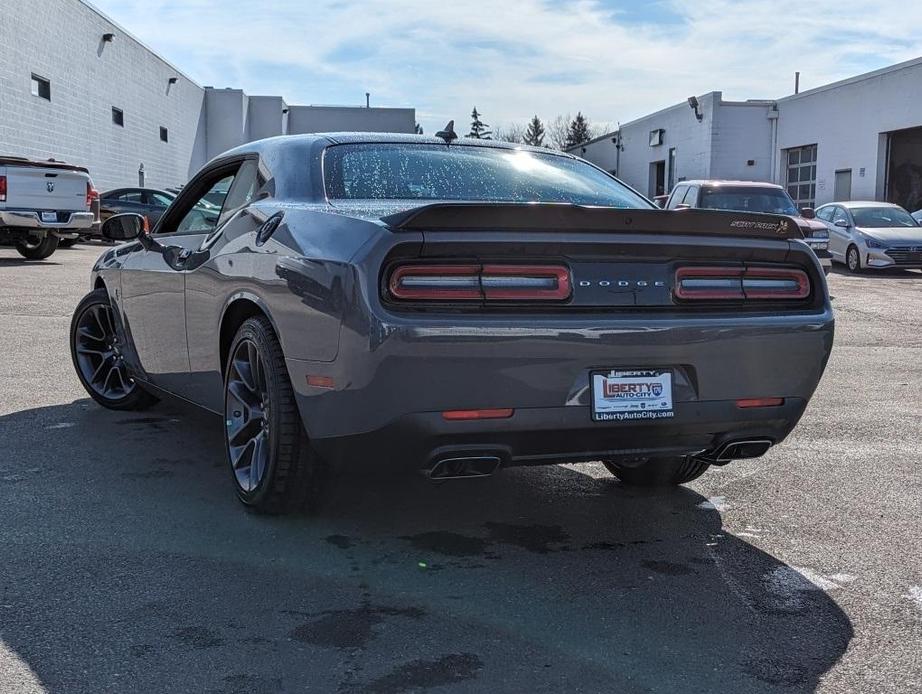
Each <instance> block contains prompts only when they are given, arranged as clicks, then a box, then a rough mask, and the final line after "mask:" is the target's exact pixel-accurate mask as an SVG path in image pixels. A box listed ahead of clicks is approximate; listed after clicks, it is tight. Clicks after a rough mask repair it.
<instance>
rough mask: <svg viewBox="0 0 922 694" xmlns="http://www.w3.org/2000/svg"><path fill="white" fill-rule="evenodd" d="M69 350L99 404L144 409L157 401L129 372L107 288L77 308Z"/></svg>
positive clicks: (87, 386)
mask: <svg viewBox="0 0 922 694" xmlns="http://www.w3.org/2000/svg"><path fill="white" fill-rule="evenodd" d="M70 347H71V357H72V359H73V362H74V368H75V369H76V371H77V376H78V377H79V379H80V383H81V384H82V385H83V387H84V388H85V389H86V392H87V393H89V394H90V396H91V397H92V398H93V399H94V400H95V401H96V402H98V403H99V404H101V405H103V406H104V407H108V408H110V409H113V410H141V409H145V408H147V407H150V406H151V405H153V404H154V403H155V402H157V399H156V398H155V397H154V396H152V395H151V394H150V393H148V392H147V391H145V390H143V389H142V388H141V387H140V386H139V385H138V383H137V382H136V381H135V380H134V378H132V376H131V374H130V373H129V371H128V368H127V365H126V364H125V358H124V354H123V347H124V345H122V344H121V343H120V342H119V337H118V332H117V331H116V329H115V316H114V315H113V311H112V305H111V304H110V303H109V295H108V293H107V292H106V290H105V289H97V290H96V291H93V292H91V293H90V294H88V295H87V296H86V297H85V298H84V299H83V301H81V302H80V304H79V305H78V306H77V309H76V310H75V311H74V317H73V319H72V320H71V327H70Z"/></svg>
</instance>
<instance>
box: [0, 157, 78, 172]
mask: <svg viewBox="0 0 922 694" xmlns="http://www.w3.org/2000/svg"><path fill="white" fill-rule="evenodd" d="M0 166H31V167H35V168H42V169H62V170H66V171H82V172H83V173H85V174H88V173H90V172H89V169H87V168H86V167H83V166H76V165H75V164H68V163H67V162H64V161H55V160H54V159H49V160H48V161H41V160H39V159H26V158H25V157H9V156H2V155H0Z"/></svg>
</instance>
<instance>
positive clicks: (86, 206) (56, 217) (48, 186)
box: [0, 156, 99, 260]
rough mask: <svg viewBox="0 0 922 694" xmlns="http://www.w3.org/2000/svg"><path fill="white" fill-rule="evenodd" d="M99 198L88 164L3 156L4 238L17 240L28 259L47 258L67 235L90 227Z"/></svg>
mask: <svg viewBox="0 0 922 694" xmlns="http://www.w3.org/2000/svg"><path fill="white" fill-rule="evenodd" d="M98 198H99V195H98V193H97V192H96V189H95V188H94V187H93V181H92V180H91V179H90V174H89V172H88V171H87V170H86V169H84V168H83V167H80V166H73V165H71V164H65V163H64V162H60V161H54V160H49V161H36V160H32V159H25V158H23V157H5V156H0V241H12V242H13V243H15V244H16V250H18V251H19V253H20V255H22V256H23V257H24V258H26V259H28V260H44V259H45V258H47V257H48V256H50V255H51V254H52V253H54V252H55V250H56V249H57V247H58V243H59V242H60V241H61V240H62V239H66V240H73V239H76V238H77V237H78V234H80V233H83V232H87V231H89V230H90V228H91V227H92V226H93V221H94V219H95V214H94V213H93V206H94V203H96V202H97V201H98Z"/></svg>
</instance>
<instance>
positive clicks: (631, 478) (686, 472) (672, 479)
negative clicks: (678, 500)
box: [602, 456, 711, 487]
mask: <svg viewBox="0 0 922 694" xmlns="http://www.w3.org/2000/svg"><path fill="white" fill-rule="evenodd" d="M602 464H603V465H604V466H605V467H606V468H607V469H608V471H609V472H610V473H611V474H613V475H614V476H615V477H617V478H618V479H619V480H620V481H621V482H622V484H625V485H627V486H629V487H675V486H677V485H680V484H685V483H686V482H691V481H692V480H694V479H697V478H699V477H701V475H703V474H704V473H705V471H706V470H707V469H708V468H709V467H711V466H710V465H709V464H708V463H705V462H704V461H702V460H699V459H698V458H692V457H691V456H686V457H679V458H648V459H647V460H646V461H644V462H643V463H641V464H640V465H638V466H635V467H627V466H624V465H619V464H618V463H616V462H613V461H608V460H603V461H602Z"/></svg>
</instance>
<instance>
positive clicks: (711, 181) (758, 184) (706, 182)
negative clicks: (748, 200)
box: [676, 178, 784, 190]
mask: <svg viewBox="0 0 922 694" xmlns="http://www.w3.org/2000/svg"><path fill="white" fill-rule="evenodd" d="M680 184H681V185H692V186H717V187H723V186H726V187H727V188H732V187H736V186H739V187H743V186H745V187H746V188H773V189H775V190H784V188H782V187H781V186H779V185H778V184H777V183H769V182H767V181H732V180H723V179H719V178H705V179H697V180H693V181H681V182H680V183H676V185H680Z"/></svg>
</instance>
